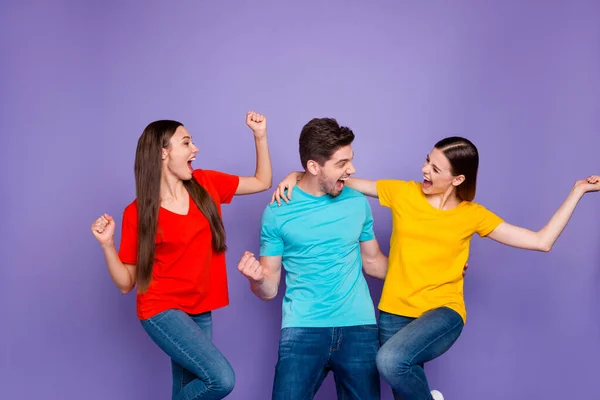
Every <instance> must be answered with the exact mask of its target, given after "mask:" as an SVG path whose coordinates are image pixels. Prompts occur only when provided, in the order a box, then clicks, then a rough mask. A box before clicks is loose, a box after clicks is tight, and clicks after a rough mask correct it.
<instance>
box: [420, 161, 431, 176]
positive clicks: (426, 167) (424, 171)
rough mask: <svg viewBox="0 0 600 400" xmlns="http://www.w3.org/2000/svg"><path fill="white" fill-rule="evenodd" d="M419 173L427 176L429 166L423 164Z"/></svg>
mask: <svg viewBox="0 0 600 400" xmlns="http://www.w3.org/2000/svg"><path fill="white" fill-rule="evenodd" d="M421 172H422V173H424V174H428V173H429V172H430V171H429V166H428V165H427V163H425V164H424V165H423V168H421Z"/></svg>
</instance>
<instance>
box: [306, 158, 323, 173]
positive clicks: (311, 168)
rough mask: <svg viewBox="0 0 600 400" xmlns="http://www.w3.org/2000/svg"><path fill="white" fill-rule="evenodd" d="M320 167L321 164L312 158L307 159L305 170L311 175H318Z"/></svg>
mask: <svg viewBox="0 0 600 400" xmlns="http://www.w3.org/2000/svg"><path fill="white" fill-rule="evenodd" d="M320 168H321V166H320V165H319V163H318V162H316V161H314V160H308V162H307V163H306V172H308V173H309V174H311V175H314V176H316V175H318V174H319V169H320Z"/></svg>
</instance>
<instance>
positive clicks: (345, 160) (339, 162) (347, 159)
mask: <svg viewBox="0 0 600 400" xmlns="http://www.w3.org/2000/svg"><path fill="white" fill-rule="evenodd" d="M353 159H354V152H352V157H351V158H342V159H341V160H339V161H338V162H336V163H335V165H338V164H344V163H346V162H348V161H351V160H353Z"/></svg>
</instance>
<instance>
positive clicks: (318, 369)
mask: <svg viewBox="0 0 600 400" xmlns="http://www.w3.org/2000/svg"><path fill="white" fill-rule="evenodd" d="M378 349H379V340H378V329H377V325H358V326H345V327H339V328H283V329H282V330H281V338H280V340H279V360H278V361H277V367H276V368H275V382H274V385H273V399H274V400H310V399H312V398H314V396H315V394H316V393H317V391H318V390H319V387H320V386H321V384H322V383H323V380H324V379H325V377H326V376H327V374H328V373H329V371H332V372H333V377H334V379H335V385H336V390H337V396H338V399H348V400H349V399H353V400H377V399H379V394H380V387H379V374H378V373H377V366H376V364H375V357H376V356H377V350H378Z"/></svg>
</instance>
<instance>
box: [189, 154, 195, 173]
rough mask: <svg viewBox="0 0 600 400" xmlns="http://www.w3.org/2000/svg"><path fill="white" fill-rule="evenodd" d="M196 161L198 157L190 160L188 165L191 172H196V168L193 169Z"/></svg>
mask: <svg viewBox="0 0 600 400" xmlns="http://www.w3.org/2000/svg"><path fill="white" fill-rule="evenodd" d="M194 161H196V157H192V158H190V159H189V160H188V162H187V165H188V168H189V169H190V171H192V172H194V167H192V162H194Z"/></svg>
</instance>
